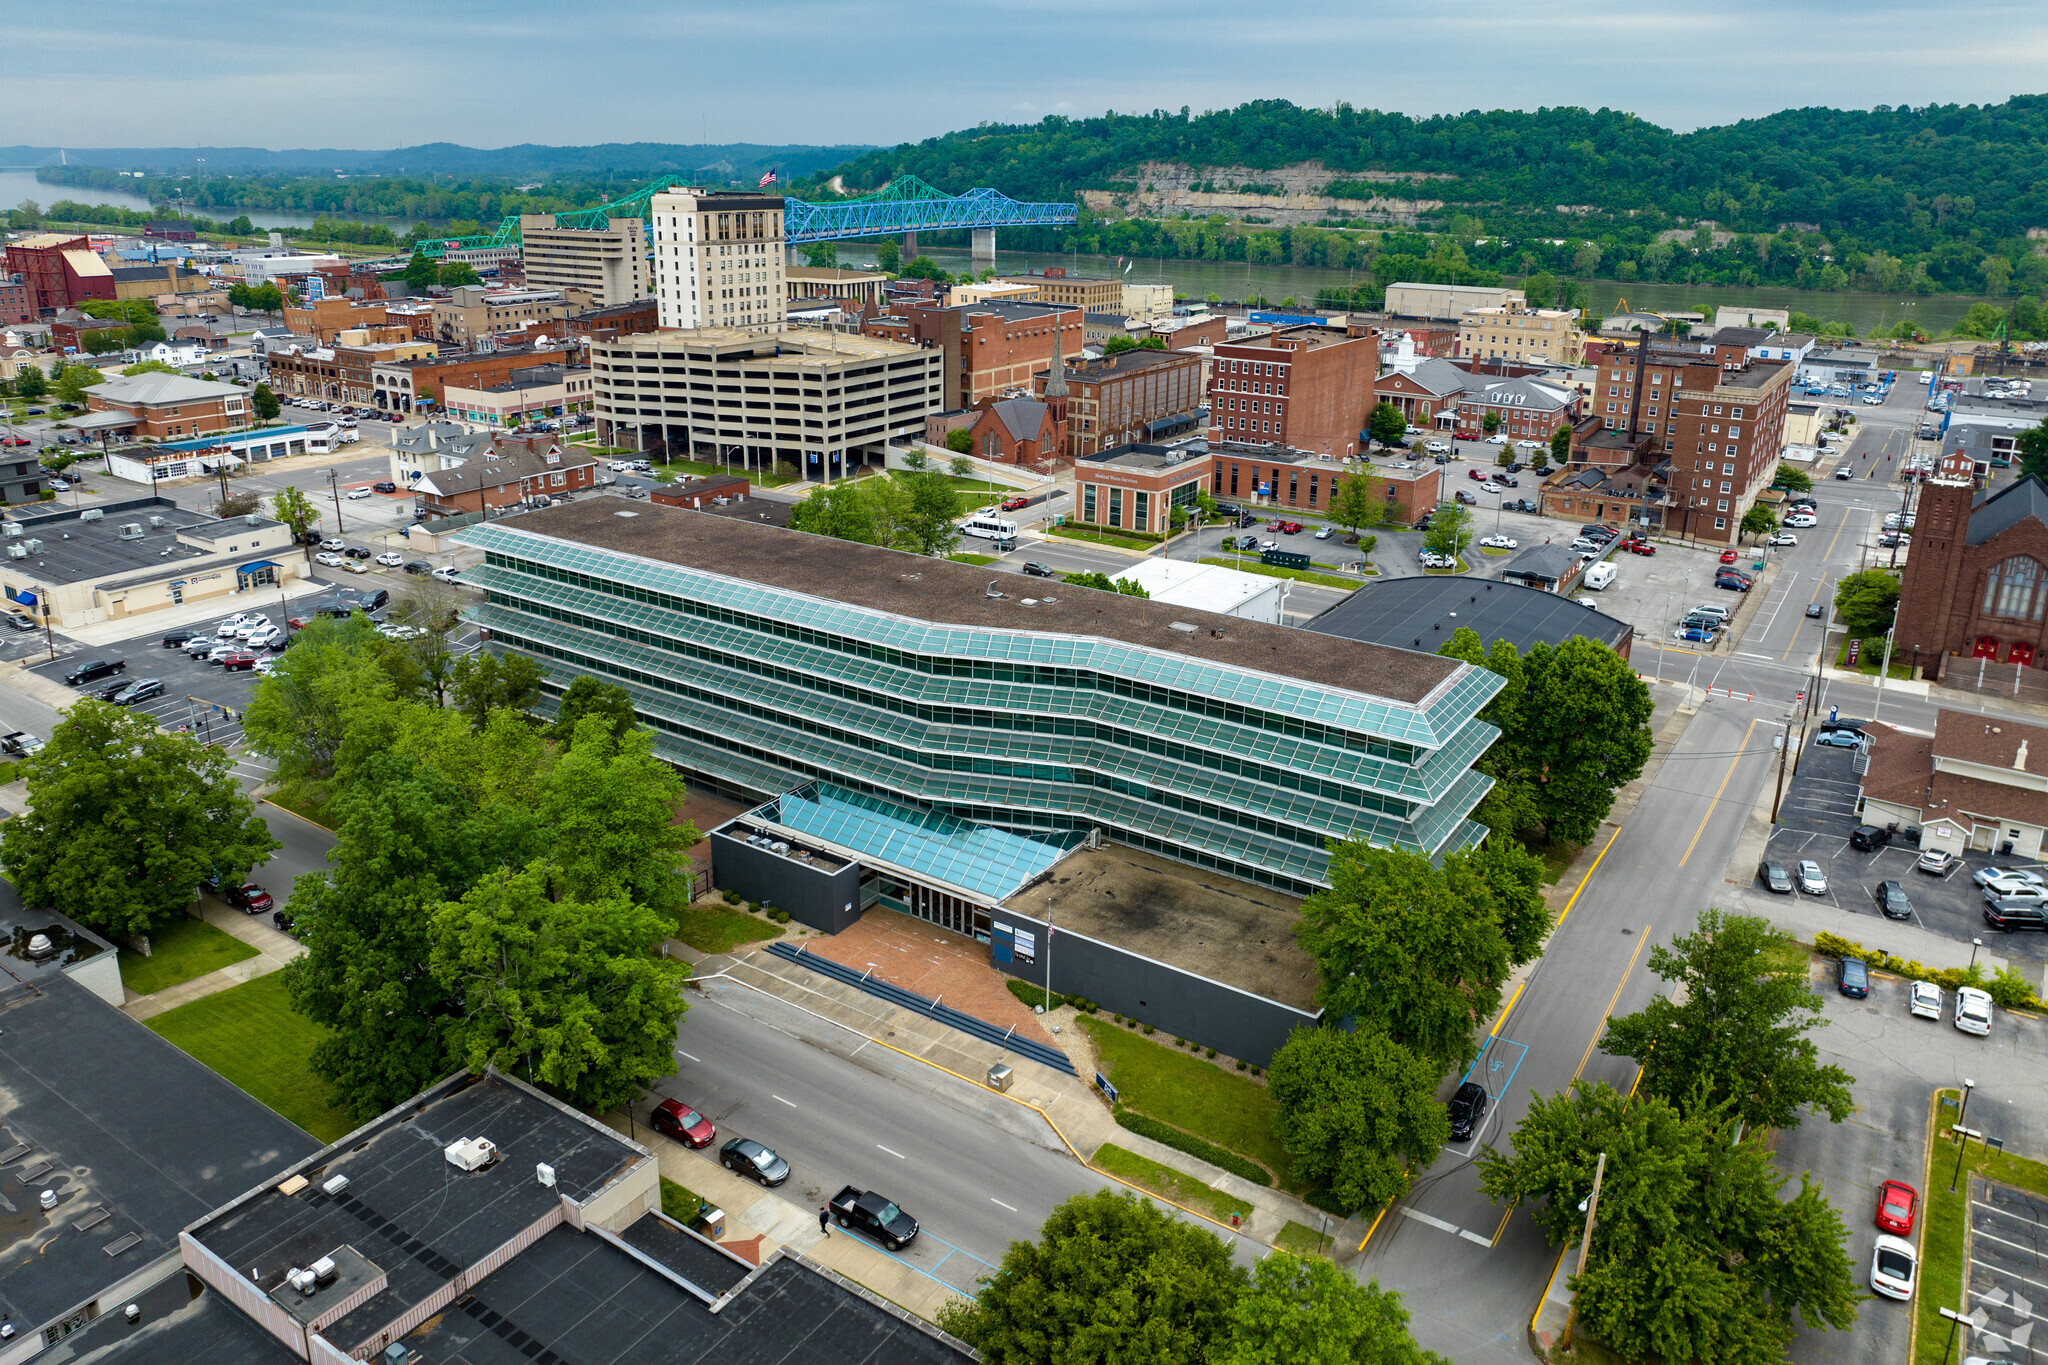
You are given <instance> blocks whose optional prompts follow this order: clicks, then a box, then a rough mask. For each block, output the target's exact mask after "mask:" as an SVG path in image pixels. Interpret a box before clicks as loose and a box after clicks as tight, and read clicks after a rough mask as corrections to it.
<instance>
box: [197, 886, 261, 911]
mask: <svg viewBox="0 0 2048 1365" xmlns="http://www.w3.org/2000/svg"><path fill="white" fill-rule="evenodd" d="M204 885H205V887H206V889H207V890H208V891H211V892H213V894H214V895H216V896H219V897H220V898H221V899H222V900H224V901H226V902H227V903H228V904H229V905H232V906H234V907H235V909H237V910H240V911H241V912H242V913H244V914H248V915H260V914H263V913H264V912H265V911H267V910H269V909H270V908H271V907H272V906H273V905H274V904H275V902H274V901H272V900H271V898H270V893H269V892H268V891H265V890H264V889H263V888H262V887H260V886H258V885H256V883H254V882H244V883H242V884H241V885H240V886H219V885H216V884H215V883H214V882H212V881H208V882H206V883H204Z"/></svg>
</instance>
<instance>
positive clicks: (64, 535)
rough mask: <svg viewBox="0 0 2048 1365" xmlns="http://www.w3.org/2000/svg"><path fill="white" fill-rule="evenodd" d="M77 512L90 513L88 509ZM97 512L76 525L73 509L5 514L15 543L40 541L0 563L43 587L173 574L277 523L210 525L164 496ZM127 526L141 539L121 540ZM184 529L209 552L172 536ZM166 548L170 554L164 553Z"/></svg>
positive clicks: (255, 555) (235, 521)
mask: <svg viewBox="0 0 2048 1365" xmlns="http://www.w3.org/2000/svg"><path fill="white" fill-rule="evenodd" d="M83 510H85V511H88V512H90V511H92V510H93V509H92V508H90V507H88V508H85V509H83ZM102 510H104V511H105V513H106V516H105V517H104V518H103V519H101V520H98V521H80V520H79V519H78V513H79V511H80V509H78V508H66V509H60V510H48V509H40V508H39V509H33V510H31V509H28V508H23V509H21V511H20V512H19V514H18V515H11V516H9V517H7V518H6V520H9V521H18V522H20V523H21V527H22V534H21V539H22V540H31V539H33V540H40V541H42V543H43V545H42V549H40V550H38V551H36V552H35V553H33V554H31V555H29V556H28V558H26V559H21V560H8V561H6V562H7V563H9V564H19V565H20V566H21V568H20V569H19V570H18V574H19V575H20V576H21V577H30V576H33V577H34V578H37V579H40V580H42V581H43V582H46V583H77V582H82V581H85V580H89V579H100V578H105V577H106V576H107V575H109V574H116V573H120V572H121V571H122V570H124V569H136V570H140V569H149V570H154V571H156V572H157V573H160V574H168V573H172V572H175V570H176V568H177V564H178V561H179V560H181V559H198V558H200V557H202V556H205V555H209V554H215V553H218V552H219V551H220V550H221V549H224V548H226V547H225V546H224V545H221V544H219V543H218V542H221V541H228V542H229V543H232V540H231V537H233V536H237V535H246V536H249V537H251V538H253V537H254V536H255V535H256V534H257V533H258V532H259V531H261V530H262V529H263V528H265V527H269V526H275V525H276V524H277V523H275V522H271V521H263V520H259V522H258V524H257V525H256V526H249V525H246V524H244V523H243V522H242V521H240V520H239V519H230V520H228V521H214V520H210V519H208V518H206V517H202V516H200V515H199V514H198V513H196V512H193V511H192V510H191V509H190V508H185V507H180V506H178V505H177V504H176V503H174V502H172V501H171V500H170V499H169V498H133V499H130V500H129V501H127V502H118V503H109V504H107V505H106V506H105V507H104V508H103V509H102ZM153 516H160V517H162V518H163V519H164V524H163V525H162V526H151V525H150V524H149V519H150V518H151V517H153ZM130 525H139V526H140V527H141V528H142V534H141V536H140V537H138V538H136V539H134V540H123V539H121V528H122V527H123V526H130ZM185 530H193V531H194V532H195V534H197V535H198V536H199V538H201V539H208V540H212V541H215V542H216V546H215V549H213V550H202V549H200V548H199V547H198V546H196V545H189V544H186V543H184V542H182V541H180V540H179V539H178V533H179V532H180V531H185ZM11 539H12V538H10V540H11ZM166 550H169V551H170V553H169V554H165V553H164V551H166ZM276 550H282V551H284V552H286V553H289V552H290V550H291V547H290V546H288V545H287V546H279V547H274V550H273V551H272V552H275V551H276ZM263 553H264V552H259V551H257V550H255V549H253V548H252V549H250V551H249V557H250V558H251V559H259V558H261V557H262V555H263Z"/></svg>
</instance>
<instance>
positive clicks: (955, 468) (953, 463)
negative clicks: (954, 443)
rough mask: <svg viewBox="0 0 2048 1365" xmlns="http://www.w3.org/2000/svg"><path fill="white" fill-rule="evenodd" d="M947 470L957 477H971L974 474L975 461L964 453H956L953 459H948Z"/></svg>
mask: <svg viewBox="0 0 2048 1365" xmlns="http://www.w3.org/2000/svg"><path fill="white" fill-rule="evenodd" d="M946 472H947V473H948V474H951V475H952V476H953V477H954V478H956V479H966V478H971V477H973V474H974V461H972V460H970V459H968V458H967V457H966V456H965V455H964V454H961V455H955V456H954V457H953V458H952V459H950V460H948V461H946Z"/></svg>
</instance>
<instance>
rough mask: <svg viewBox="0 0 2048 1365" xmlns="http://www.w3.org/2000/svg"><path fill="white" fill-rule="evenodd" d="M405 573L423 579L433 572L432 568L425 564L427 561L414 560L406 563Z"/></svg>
mask: <svg viewBox="0 0 2048 1365" xmlns="http://www.w3.org/2000/svg"><path fill="white" fill-rule="evenodd" d="M405 571H406V572H407V573H409V574H414V575H416V576H418V577H421V578H424V577H426V576H427V575H428V574H430V573H432V572H433V571H434V566H433V565H431V564H429V563H427V561H426V560H424V559H414V560H409V561H407V563H406V565H405Z"/></svg>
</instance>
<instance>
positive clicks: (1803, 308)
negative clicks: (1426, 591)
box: [839, 239, 2002, 336]
mask: <svg viewBox="0 0 2048 1365" xmlns="http://www.w3.org/2000/svg"><path fill="white" fill-rule="evenodd" d="M998 240H1000V239H998ZM919 254H920V255H925V256H929V257H931V258H932V260H933V262H934V263H935V264H937V265H940V266H943V267H945V268H946V269H947V270H950V271H953V272H955V273H958V272H960V271H963V270H967V269H969V268H970V267H971V268H973V269H975V270H977V271H979V270H984V269H987V267H988V263H987V262H986V261H983V262H971V261H970V260H969V259H968V253H967V252H966V251H964V250H962V249H960V248H958V247H920V248H919ZM839 255H840V259H841V262H842V263H843V264H846V265H851V266H862V265H866V266H871V265H873V264H874V262H875V255H874V247H873V246H872V245H870V244H869V243H866V242H862V243H858V244H844V243H843V244H841V245H840V247H839ZM1125 264H1126V265H1128V266H1130V274H1129V275H1127V276H1126V277H1125V278H1127V279H1129V280H1132V281H1134V282H1137V281H1159V282H1165V283H1168V284H1171V285H1172V286H1173V287H1174V289H1175V291H1176V292H1178V293H1180V294H1181V295H1183V296H1184V297H1186V298H1188V299H1192V300H1200V299H1204V298H1207V297H1208V296H1209V295H1210V294H1212V293H1213V294H1216V295H1218V296H1219V297H1221V298H1223V299H1226V300H1241V299H1244V298H1246V297H1248V296H1249V295H1252V294H1264V295H1265V296H1266V299H1267V300H1268V302H1269V303H1271V304H1278V303H1279V301H1280V300H1281V299H1283V298H1286V297H1287V296H1288V295H1290V294H1291V295H1293V296H1294V297H1295V298H1296V299H1298V300H1300V302H1301V303H1302V304H1303V305H1304V306H1306V305H1308V304H1311V303H1313V302H1314V301H1315V296H1316V291H1317V290H1319V289H1330V288H1349V287H1351V286H1353V285H1356V284H1359V283H1360V282H1362V280H1363V279H1364V275H1363V273H1362V272H1360V271H1356V270H1329V269H1326V268H1323V267H1320V266H1293V265H1251V266H1248V265H1246V264H1245V263H1244V262H1243V261H1186V260H1175V259H1173V258H1171V257H1168V258H1166V259H1163V260H1162V259H1159V258H1156V257H1149V256H1148V257H1142V258H1140V259H1139V260H1138V261H1136V262H1135V263H1133V262H1130V261H1126V262H1125ZM995 265H996V269H998V270H1000V271H1002V272H1004V273H1006V274H1014V273H1021V272H1023V271H1025V270H1034V269H1039V268H1042V267H1044V266H1048V265H1064V266H1066V267H1067V268H1068V269H1069V270H1070V271H1073V272H1074V273H1076V274H1081V275H1093V276H1105V275H1113V274H1116V273H1118V271H1119V267H1118V265H1117V263H1116V261H1115V259H1114V258H1112V257H1108V256H1071V255H1068V256H1062V255H1058V254H1056V253H1052V252H1041V251H1003V250H1000V249H999V250H998V251H997V252H996V261H995ZM1512 282H1513V281H1511V283H1512ZM1584 283H1585V286H1586V294H1587V300H1588V302H1589V304H1590V305H1591V307H1592V308H1593V310H1594V311H1595V312H1596V313H1598V314H1600V315H1601V316H1605V315H1607V314H1609V313H1611V312H1613V311H1614V305H1615V304H1616V303H1617V302H1619V301H1620V300H1621V299H1623V298H1626V299H1627V300H1628V302H1629V304H1630V306H1632V307H1635V308H1651V309H1656V308H1670V309H1674V310H1677V309H1683V308H1688V307H1691V306H1694V305H1698V304H1704V303H1711V304H1714V305H1715V306H1717V307H1723V308H1725V307H1727V306H1729V305H1731V304H1742V305H1746V306H1749V307H1753V308H1788V309H1792V310H1794V311H1796V312H1801V313H1811V314H1812V315H1813V316H1815V317H1818V318H1826V319H1830V320H1834V321H1839V322H1846V323H1848V324H1849V325H1850V326H1852V327H1854V328H1855V329H1856V332H1857V334H1858V335H1859V336H1862V335H1868V334H1869V333H1870V332H1871V331H1872V330H1873V329H1875V328H1880V327H1889V326H1891V325H1892V324H1893V323H1895V322H1898V321H1899V320H1900V319H1901V318H1907V317H1910V318H1912V319H1913V321H1914V322H1916V323H1918V324H1919V325H1920V326H1921V327H1922V328H1923V329H1925V330H1927V331H1929V332H1941V331H1946V330H1948V329H1949V328H1951V327H1953V326H1955V324H1956V323H1957V322H1959V321H1961V320H1962V317H1963V314H1964V313H1967V312H1968V311H1969V309H1970V305H1971V304H1973V303H1982V302H1987V301H1988V302H1994V303H1995V302H1997V300H1985V299H1982V298H1978V297H1974V296H1971V295H1967V294H1930V295H1926V296H1924V297H1921V298H1916V299H1910V300H1908V299H1904V298H1901V297H1900V296H1899V295H1896V294H1865V293H1856V292H1851V291H1848V290H1844V291H1841V292H1828V291H1826V290H1820V289H1778V288H1771V287H1767V286H1758V287H1756V288H1751V289H1745V288H1738V287H1734V286H1728V287H1722V288H1715V287H1713V286H1710V285H1698V286H1695V285H1684V284H1641V283H1626V284H1625V283H1623V282H1621V281H1619V280H1587V281H1585V282H1584ZM2001 306H2002V305H2001Z"/></svg>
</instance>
